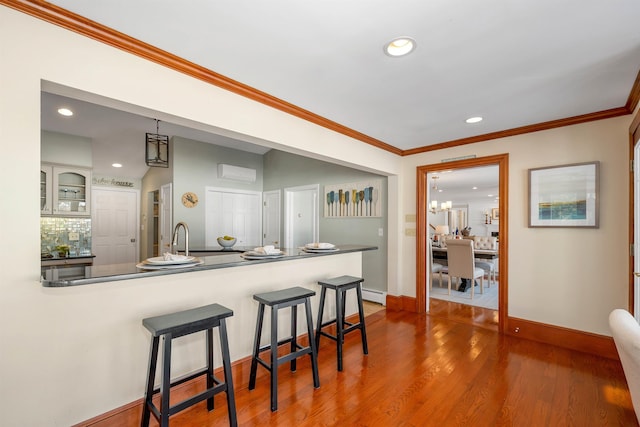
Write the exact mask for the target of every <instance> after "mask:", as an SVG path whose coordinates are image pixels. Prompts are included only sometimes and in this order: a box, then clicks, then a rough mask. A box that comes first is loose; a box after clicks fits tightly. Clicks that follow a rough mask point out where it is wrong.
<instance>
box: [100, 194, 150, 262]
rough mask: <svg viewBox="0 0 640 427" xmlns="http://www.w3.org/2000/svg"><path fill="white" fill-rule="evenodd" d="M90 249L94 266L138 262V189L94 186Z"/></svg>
mask: <svg viewBox="0 0 640 427" xmlns="http://www.w3.org/2000/svg"><path fill="white" fill-rule="evenodd" d="M91 206H92V208H91V250H92V252H93V254H94V255H95V256H96V257H95V258H94V261H93V264H94V265H107V264H123V263H136V262H137V261H138V251H139V249H138V240H139V232H138V230H139V228H140V227H139V214H138V212H139V210H140V192H139V191H138V190H130V189H111V188H93V189H92V200H91Z"/></svg>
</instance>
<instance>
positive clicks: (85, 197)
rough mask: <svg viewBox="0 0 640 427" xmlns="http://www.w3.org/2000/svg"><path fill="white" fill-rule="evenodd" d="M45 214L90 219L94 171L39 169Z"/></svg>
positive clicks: (83, 169)
mask: <svg viewBox="0 0 640 427" xmlns="http://www.w3.org/2000/svg"><path fill="white" fill-rule="evenodd" d="M40 212H41V214H42V215H57V216H90V215H91V170H90V169H85V168H76V167H72V166H56V165H48V164H42V165H41V166H40Z"/></svg>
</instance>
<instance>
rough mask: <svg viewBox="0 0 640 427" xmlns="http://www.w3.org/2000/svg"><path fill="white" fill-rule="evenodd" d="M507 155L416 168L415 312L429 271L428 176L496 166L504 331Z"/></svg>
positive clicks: (424, 298)
mask: <svg viewBox="0 0 640 427" xmlns="http://www.w3.org/2000/svg"><path fill="white" fill-rule="evenodd" d="M508 161H509V155H508V154H499V155H494V156H487V157H480V158H473V159H464V160H458V161H453V162H446V163H437V164H431V165H425V166H420V167H418V168H417V195H416V197H417V202H416V211H417V212H416V214H417V224H416V225H417V227H416V275H417V276H416V309H417V311H418V312H419V313H424V312H426V311H428V277H429V275H430V274H431V271H429V267H428V265H429V263H428V261H429V257H430V256H431V254H430V253H429V245H428V243H429V240H428V239H429V228H430V227H429V223H428V213H429V209H430V202H429V200H430V193H429V190H430V182H429V179H428V177H429V174H430V173H434V172H438V171H442V170H444V169H446V170H454V171H455V170H460V169H467V168H475V167H480V166H492V165H497V166H498V197H499V199H498V212H499V213H500V221H499V224H498V231H497V232H498V235H499V241H498V253H499V257H498V274H497V276H498V283H499V291H498V330H499V332H501V333H502V332H504V325H505V321H504V320H505V318H506V314H507V301H508V299H507V296H508V283H507V277H508V253H507V248H508V214H509V213H508V210H507V206H508V196H509V195H508Z"/></svg>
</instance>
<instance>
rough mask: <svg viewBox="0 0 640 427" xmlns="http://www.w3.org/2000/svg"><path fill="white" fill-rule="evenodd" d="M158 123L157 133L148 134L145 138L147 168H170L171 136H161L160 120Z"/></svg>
mask: <svg viewBox="0 0 640 427" xmlns="http://www.w3.org/2000/svg"><path fill="white" fill-rule="evenodd" d="M154 120H155V121H156V133H147V134H146V138H145V141H146V142H145V143H146V150H145V160H146V163H147V166H151V167H157V168H168V167H169V136H168V135H160V134H159V133H160V120H158V119H154Z"/></svg>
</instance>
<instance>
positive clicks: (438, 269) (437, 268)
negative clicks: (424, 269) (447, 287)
mask: <svg viewBox="0 0 640 427" xmlns="http://www.w3.org/2000/svg"><path fill="white" fill-rule="evenodd" d="M431 246H432V243H431V240H429V264H430V266H431V268H430V271H431V274H430V276H429V289H431V288H432V287H433V275H434V274H436V273H438V275H439V281H438V285H439V286H440V287H442V273H443V270H444V265H442V264H438V263H437V262H433V249H432V247H431Z"/></svg>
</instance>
